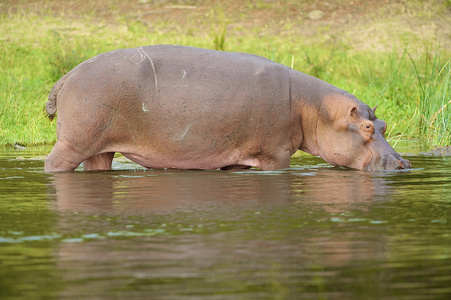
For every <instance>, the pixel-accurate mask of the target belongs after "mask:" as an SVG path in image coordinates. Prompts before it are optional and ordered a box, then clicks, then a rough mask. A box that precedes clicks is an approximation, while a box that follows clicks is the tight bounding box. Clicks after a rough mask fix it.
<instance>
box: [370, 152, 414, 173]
mask: <svg viewBox="0 0 451 300" xmlns="http://www.w3.org/2000/svg"><path fill="white" fill-rule="evenodd" d="M410 168H411V164H410V161H408V160H407V159H404V158H402V157H401V156H400V155H399V154H397V153H396V154H395V155H386V156H384V157H382V158H381V159H380V160H379V162H373V163H371V164H370V165H368V166H367V168H366V169H367V171H378V170H403V169H410Z"/></svg>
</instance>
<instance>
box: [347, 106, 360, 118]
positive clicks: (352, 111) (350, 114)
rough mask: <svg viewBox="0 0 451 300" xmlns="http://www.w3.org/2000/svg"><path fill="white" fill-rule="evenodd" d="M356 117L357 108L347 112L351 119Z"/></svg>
mask: <svg viewBox="0 0 451 300" xmlns="http://www.w3.org/2000/svg"><path fill="white" fill-rule="evenodd" d="M357 115H358V111H357V106H354V107H353V108H351V110H350V111H349V116H351V117H357Z"/></svg>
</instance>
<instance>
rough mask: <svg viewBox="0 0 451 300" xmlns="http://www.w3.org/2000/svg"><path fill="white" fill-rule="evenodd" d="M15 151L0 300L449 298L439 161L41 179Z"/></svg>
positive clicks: (307, 160)
mask: <svg viewBox="0 0 451 300" xmlns="http://www.w3.org/2000/svg"><path fill="white" fill-rule="evenodd" d="M38 152H39V151H38ZM27 155H28V156H37V155H39V154H36V153H35V152H33V153H27V152H25V155H23V156H25V157H27ZM17 156H19V155H17V153H11V152H5V153H4V155H3V156H2V157H3V158H0V194H1V200H0V265H1V267H0V296H1V298H2V299H33V298H43V299H51V298H60V299H66V298H77V299H115V298H118V299H119V298H125V297H127V298H129V297H136V298H151V299H310V298H313V299H447V297H448V296H449V295H451V285H450V284H449V283H450V282H451V231H450V227H451V226H450V222H451V220H450V216H451V196H450V192H451V171H450V170H451V168H450V167H451V159H450V158H449V157H448V158H447V157H422V156H413V157H409V160H411V162H412V165H414V167H415V169H413V170H410V171H405V172H381V173H365V172H359V171H352V170H345V169H340V168H332V167H329V166H328V165H327V164H324V162H323V161H322V160H320V159H318V158H315V157H311V156H304V157H301V158H294V159H293V160H292V168H291V169H290V170H282V171H278V172H259V171H251V172H219V171H211V172H210V171H209V172H201V171H176V170H166V171H164V170H143V169H142V168H140V167H138V166H136V165H129V164H127V163H120V162H119V163H115V168H116V170H115V171H111V172H90V173H84V172H75V173H62V174H55V175H48V174H44V173H43V172H42V168H43V161H42V160H17V159H15V158H16V157H17ZM118 169H127V170H118Z"/></svg>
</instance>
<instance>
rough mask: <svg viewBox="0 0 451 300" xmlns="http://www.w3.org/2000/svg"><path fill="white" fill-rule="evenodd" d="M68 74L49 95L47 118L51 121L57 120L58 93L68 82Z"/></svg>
mask: <svg viewBox="0 0 451 300" xmlns="http://www.w3.org/2000/svg"><path fill="white" fill-rule="evenodd" d="M66 78H67V74H66V75H65V76H63V77H62V78H61V79H60V80H58V82H57V83H55V85H54V86H53V87H52V89H51V90H50V94H49V101H47V103H46V104H45V110H46V111H47V116H48V118H49V119H50V121H51V120H53V118H55V115H56V109H57V105H56V100H57V98H58V93H59V91H60V90H61V88H62V87H63V85H64V83H65V82H66Z"/></svg>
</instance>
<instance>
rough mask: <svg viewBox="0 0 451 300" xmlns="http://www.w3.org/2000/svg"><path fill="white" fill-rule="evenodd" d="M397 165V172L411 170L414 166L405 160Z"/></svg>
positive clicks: (399, 161)
mask: <svg viewBox="0 0 451 300" xmlns="http://www.w3.org/2000/svg"><path fill="white" fill-rule="evenodd" d="M397 164H398V165H397V166H396V168H395V170H403V169H410V167H411V166H412V165H411V164H410V161H408V160H407V159H403V158H401V159H400V160H398V161H397Z"/></svg>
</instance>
